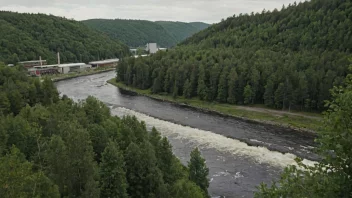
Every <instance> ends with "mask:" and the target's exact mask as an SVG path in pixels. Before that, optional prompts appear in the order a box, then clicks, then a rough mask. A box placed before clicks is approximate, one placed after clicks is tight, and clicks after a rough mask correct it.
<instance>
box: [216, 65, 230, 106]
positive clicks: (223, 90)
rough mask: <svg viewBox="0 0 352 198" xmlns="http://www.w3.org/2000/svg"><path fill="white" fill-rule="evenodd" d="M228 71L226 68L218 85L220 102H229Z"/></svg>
mask: <svg viewBox="0 0 352 198" xmlns="http://www.w3.org/2000/svg"><path fill="white" fill-rule="evenodd" d="M227 70H228V69H227V68H224V69H223V70H222V72H221V75H220V80H219V85H218V95H217V100H218V101H219V102H226V100H227V91H228V90H227V75H228V73H227V72H228V71H227Z"/></svg>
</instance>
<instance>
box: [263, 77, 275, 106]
mask: <svg viewBox="0 0 352 198" xmlns="http://www.w3.org/2000/svg"><path fill="white" fill-rule="evenodd" d="M264 104H265V105H266V106H268V107H273V106H274V83H273V81H271V80H269V81H268V83H267V84H266V86H265V93H264Z"/></svg>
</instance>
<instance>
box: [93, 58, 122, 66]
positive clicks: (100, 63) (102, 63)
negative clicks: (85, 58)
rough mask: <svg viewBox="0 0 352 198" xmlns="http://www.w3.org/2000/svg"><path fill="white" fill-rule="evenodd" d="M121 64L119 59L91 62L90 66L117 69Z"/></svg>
mask: <svg viewBox="0 0 352 198" xmlns="http://www.w3.org/2000/svg"><path fill="white" fill-rule="evenodd" d="M118 63H119V59H118V58H115V59H107V60H101V61H92V62H89V65H91V66H92V67H93V68H98V67H116V66H117V64H118Z"/></svg>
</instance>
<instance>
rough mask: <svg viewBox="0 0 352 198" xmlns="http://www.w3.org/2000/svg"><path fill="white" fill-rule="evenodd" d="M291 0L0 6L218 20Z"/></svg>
mask: <svg viewBox="0 0 352 198" xmlns="http://www.w3.org/2000/svg"><path fill="white" fill-rule="evenodd" d="M293 1H294V0H200V1H199V0H99V1H98V0H52V1H48V0H31V1H28V0H11V1H7V2H3V1H2V0H0V10H10V11H17V12H31V13H38V12H40V13H47V14H53V15H58V16H65V17H67V18H74V19H76V20H84V19H90V18H123V19H145V20H172V21H186V22H190V21H203V22H208V23H214V22H219V21H220V20H221V19H222V18H227V17H229V16H232V15H234V14H239V13H250V12H252V11H253V12H261V11H262V10H263V9H264V8H265V9H266V10H272V9H274V8H281V6H282V5H283V4H285V5H288V4H289V3H293Z"/></svg>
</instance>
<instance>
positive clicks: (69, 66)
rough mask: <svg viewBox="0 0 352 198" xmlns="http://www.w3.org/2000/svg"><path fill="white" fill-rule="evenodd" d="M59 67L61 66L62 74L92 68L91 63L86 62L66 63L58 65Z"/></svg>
mask: <svg viewBox="0 0 352 198" xmlns="http://www.w3.org/2000/svg"><path fill="white" fill-rule="evenodd" d="M57 67H58V68H59V72H60V73H62V74H67V73H69V72H82V71H85V70H87V69H90V68H92V66H91V65H87V64H85V63H66V64H60V65H57Z"/></svg>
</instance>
